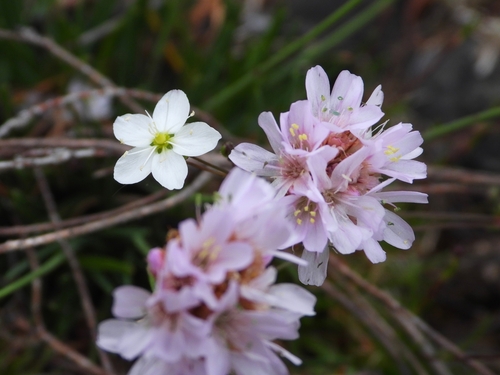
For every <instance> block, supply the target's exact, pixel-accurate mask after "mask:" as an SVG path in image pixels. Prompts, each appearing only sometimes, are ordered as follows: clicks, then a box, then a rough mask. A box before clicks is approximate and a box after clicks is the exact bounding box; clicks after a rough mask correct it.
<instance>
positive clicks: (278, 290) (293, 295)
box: [269, 250, 328, 316]
mask: <svg viewBox="0 0 500 375" xmlns="http://www.w3.org/2000/svg"><path fill="white" fill-rule="evenodd" d="M326 251H328V250H326ZM269 293H270V294H271V295H273V296H274V297H275V298H276V300H275V301H276V304H275V305H274V306H276V307H281V308H283V309H286V310H290V311H293V312H296V313H299V314H301V315H308V316H312V315H315V314H316V313H315V312H314V305H315V303H316V297H315V296H314V294H312V293H311V292H309V291H307V290H306V289H304V288H302V287H300V286H298V285H295V284H288V283H284V284H283V283H282V284H276V285H273V286H271V288H269Z"/></svg>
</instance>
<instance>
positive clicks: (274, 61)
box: [203, 0, 362, 111]
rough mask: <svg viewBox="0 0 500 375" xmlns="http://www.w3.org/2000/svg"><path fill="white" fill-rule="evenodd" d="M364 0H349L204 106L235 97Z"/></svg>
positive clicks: (206, 107)
mask: <svg viewBox="0 0 500 375" xmlns="http://www.w3.org/2000/svg"><path fill="white" fill-rule="evenodd" d="M361 1H362V0H349V1H348V2H347V3H345V4H344V5H343V6H341V7H340V8H339V9H337V10H336V11H335V12H333V13H332V14H331V15H329V16H328V17H327V18H325V19H324V20H323V21H322V22H320V23H319V24H318V25H317V26H316V27H314V28H313V29H312V30H311V31H309V32H308V33H307V34H305V35H304V36H303V37H301V38H299V39H297V40H295V41H293V42H291V43H290V44H288V45H287V46H285V47H283V48H282V49H280V50H279V51H278V52H276V54H274V55H273V56H272V57H271V58H269V59H268V60H267V61H265V62H263V63H262V64H260V65H259V66H257V67H256V68H255V69H252V70H251V71H249V72H247V73H246V74H245V75H244V76H243V77H241V78H240V79H239V80H237V81H236V82H234V83H232V84H231V85H229V86H228V87H226V88H225V89H224V90H222V91H220V92H219V93H218V94H216V95H214V96H213V97H212V98H211V99H210V100H208V101H207V102H206V103H205V105H204V106H203V108H204V109H205V110H207V111H212V110H213V109H214V108H215V107H217V106H219V105H221V104H222V103H224V102H225V101H226V100H227V99H229V98H231V97H233V96H234V95H235V94H237V93H238V92H240V91H241V90H243V89H244V88H245V87H247V86H249V85H250V84H251V83H252V82H254V80H255V79H257V78H258V77H259V76H260V75H262V74H264V73H266V72H267V71H268V70H270V69H271V68H273V67H275V66H276V65H278V64H279V63H280V62H282V61H283V60H285V59H286V58H287V57H289V56H290V55H292V54H293V53H295V52H297V51H298V50H300V49H301V48H303V47H304V46H305V45H306V44H307V43H309V42H310V41H311V40H313V39H314V38H316V37H317V36H319V35H320V34H321V33H323V32H324V31H325V30H327V29H328V28H329V27H330V26H332V25H333V24H334V23H335V22H337V21H339V20H340V19H342V17H344V16H345V15H346V14H347V13H349V12H350V11H351V10H352V9H354V8H355V7H356V6H357V5H358V4H359V3H361Z"/></svg>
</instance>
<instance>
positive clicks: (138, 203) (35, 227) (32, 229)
mask: <svg viewBox="0 0 500 375" xmlns="http://www.w3.org/2000/svg"><path fill="white" fill-rule="evenodd" d="M166 194H168V190H164V189H162V190H159V191H157V192H155V193H153V194H150V195H148V196H146V197H144V198H141V199H136V200H134V201H133V202H131V203H128V204H125V205H123V206H121V207H119V208H115V209H113V210H108V211H104V212H100V213H97V214H91V215H83V216H79V217H75V218H71V219H67V220H62V221H61V222H60V223H59V228H60V229H62V228H67V227H70V226H75V225H80V224H82V223H88V222H89V221H94V220H102V219H105V218H109V217H112V216H115V215H117V214H119V213H122V212H126V211H129V210H131V209H133V208H136V207H142V206H145V205H147V204H150V203H152V202H156V201H157V200H158V199H160V198H163V197H164V196H165V195H166ZM54 229H56V226H55V225H54V223H51V222H49V223H39V224H32V225H17V226H13V227H0V236H12V235H27V234H29V233H36V232H44V231H48V230H54Z"/></svg>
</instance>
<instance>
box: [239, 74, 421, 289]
mask: <svg viewBox="0 0 500 375" xmlns="http://www.w3.org/2000/svg"><path fill="white" fill-rule="evenodd" d="M306 91H307V100H303V101H298V102H295V103H293V104H292V105H291V106H290V111H288V112H286V113H282V114H281V116H280V126H279V127H278V124H277V123H276V121H275V119H274V117H273V115H272V114H271V113H270V112H264V113H262V114H261V115H260V116H259V119H258V122H259V125H260V127H261V128H262V129H263V130H264V132H265V133H266V135H267V137H268V139H269V142H270V144H271V148H272V150H273V151H274V153H273V152H269V151H267V150H265V149H263V148H261V147H259V146H256V145H253V144H249V143H243V144H240V145H238V146H237V147H236V148H235V149H234V150H233V151H232V152H231V154H230V156H229V158H230V159H231V160H232V161H233V162H234V163H235V164H236V165H237V166H238V167H240V168H242V169H244V170H246V171H250V172H253V173H255V174H257V175H259V176H264V177H269V178H271V179H272V180H273V185H274V187H275V188H276V190H277V199H280V201H282V202H284V204H285V205H286V206H287V207H288V213H287V218H288V219H289V221H290V222H291V223H293V225H294V232H293V234H294V236H295V237H296V240H297V242H302V243H303V246H304V249H305V251H304V252H303V255H302V258H303V259H304V260H306V261H307V262H308V265H307V266H299V278H300V280H301V281H302V282H303V283H305V284H314V285H320V284H322V283H323V281H324V279H325V277H326V265H327V261H328V248H329V247H330V246H331V247H333V248H334V249H335V250H336V251H337V252H339V253H341V254H350V253H353V252H355V251H356V250H363V251H364V252H365V254H366V256H367V257H368V259H370V261H372V262H373V263H378V262H383V261H384V260H385V259H386V254H385V252H384V250H383V249H382V247H381V246H380V244H379V241H382V240H383V241H385V242H387V243H389V244H391V245H393V246H395V247H397V248H400V249H408V248H410V247H411V245H412V242H413V241H414V239H415V237H414V234H413V230H412V229H411V227H410V226H409V225H408V224H407V223H406V222H405V221H404V220H403V219H401V218H400V217H399V216H398V215H396V214H395V213H394V208H396V207H395V205H394V204H395V203H399V202H412V203H427V195H426V194H423V193H419V192H408V191H386V192H382V189H383V188H385V187H386V186H388V185H389V184H391V183H392V182H393V181H395V180H400V181H404V182H407V183H412V182H413V180H414V179H421V178H425V177H426V166H425V164H424V163H421V162H418V161H415V160H413V159H414V158H415V157H417V156H419V155H420V154H421V153H422V148H421V147H420V145H421V144H422V142H423V139H422V137H421V135H420V133H419V132H418V131H414V130H412V125H411V124H405V123H400V124H397V125H395V126H392V127H390V128H387V129H386V128H385V123H384V124H381V125H379V126H376V127H374V128H372V126H374V125H375V124H377V123H378V121H379V120H380V119H381V118H382V116H383V112H382V111H381V109H380V107H381V105H382V102H383V93H382V90H381V87H380V86H379V87H377V88H376V89H375V91H374V92H373V94H372V95H371V96H370V98H369V99H368V101H367V102H366V103H364V104H363V103H362V96H363V81H362V79H361V78H360V77H358V76H356V75H354V74H351V73H349V72H348V71H343V72H341V73H340V75H339V77H338V78H337V80H336V82H335V84H334V86H333V89H332V90H331V92H330V83H329V80H328V77H327V75H326V73H325V72H324V70H323V69H322V68H321V67H320V66H316V67H314V68H312V69H310V70H309V71H308V73H307V77H306Z"/></svg>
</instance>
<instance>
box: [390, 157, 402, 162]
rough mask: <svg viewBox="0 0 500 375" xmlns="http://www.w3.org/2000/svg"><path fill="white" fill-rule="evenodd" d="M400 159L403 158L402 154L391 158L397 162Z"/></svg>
mask: <svg viewBox="0 0 500 375" xmlns="http://www.w3.org/2000/svg"><path fill="white" fill-rule="evenodd" d="M399 159H401V156H395V157H393V158H390V159H389V160H390V161H392V162H394V163H395V162H397V161H399Z"/></svg>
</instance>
